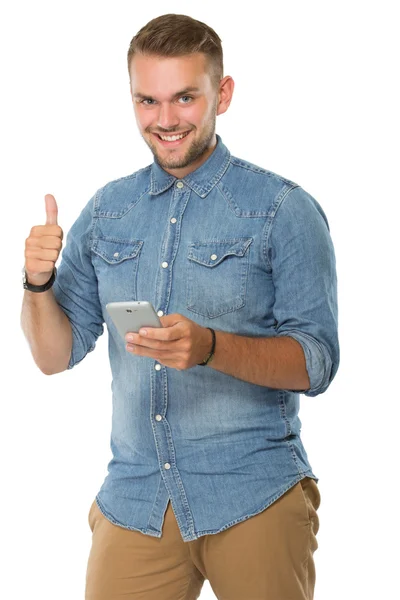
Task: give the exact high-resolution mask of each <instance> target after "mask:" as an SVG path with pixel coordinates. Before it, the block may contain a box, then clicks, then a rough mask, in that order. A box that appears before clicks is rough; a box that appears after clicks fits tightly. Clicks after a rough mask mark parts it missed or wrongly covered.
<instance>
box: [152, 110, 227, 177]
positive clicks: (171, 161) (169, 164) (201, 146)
mask: <svg viewBox="0 0 400 600" xmlns="http://www.w3.org/2000/svg"><path fill="white" fill-rule="evenodd" d="M215 126H216V113H214V115H213V117H211V118H210V121H209V126H208V127H207V130H206V131H205V132H204V134H203V136H202V137H201V138H200V139H197V140H196V139H195V140H193V141H192V143H191V144H190V146H189V148H188V149H187V152H186V154H185V155H184V156H181V157H179V156H174V155H173V153H172V154H171V156H170V157H168V158H166V159H163V158H162V157H160V156H159V154H158V152H157V148H156V146H155V144H153V143H152V142H151V141H150V140H147V139H146V138H145V137H144V136H142V137H143V139H144V141H145V142H146V144H147V145H148V147H149V148H150V150H151V152H152V153H153V156H154V160H155V161H156V162H157V163H158V164H159V165H160V167H161V168H163V169H182V168H185V167H188V166H189V165H191V164H192V163H194V162H195V161H196V160H197V159H199V158H201V156H203V154H205V152H206V151H207V150H208V148H209V147H210V144H211V142H212V140H213V138H214V135H215ZM189 135H190V134H189Z"/></svg>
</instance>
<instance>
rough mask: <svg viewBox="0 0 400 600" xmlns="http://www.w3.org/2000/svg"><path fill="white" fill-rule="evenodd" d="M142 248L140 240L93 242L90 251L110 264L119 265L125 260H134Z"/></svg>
mask: <svg viewBox="0 0 400 600" xmlns="http://www.w3.org/2000/svg"><path fill="white" fill-rule="evenodd" d="M142 246H143V242H142V241H141V240H134V241H131V242H121V241H118V240H117V241H116V240H105V239H97V240H93V244H92V250H93V252H95V253H96V254H98V255H99V256H101V258H104V260H106V261H107V262H108V263H110V264H116V263H120V262H122V261H123V260H126V259H127V258H135V257H136V256H137V255H138V254H139V252H140V250H141V247H142Z"/></svg>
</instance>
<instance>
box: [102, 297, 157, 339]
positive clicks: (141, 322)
mask: <svg viewBox="0 0 400 600" xmlns="http://www.w3.org/2000/svg"><path fill="white" fill-rule="evenodd" d="M106 309H107V312H108V314H109V315H110V317H111V319H112V321H113V323H114V325H115V327H116V328H117V331H118V333H119V334H120V336H121V337H122V339H123V340H124V342H125V336H126V334H127V333H128V332H129V331H132V332H134V333H138V332H139V329H140V328H141V327H162V324H161V321H160V319H159V317H158V315H157V313H156V311H155V310H154V307H153V305H152V304H151V302H147V301H146V300H140V301H139V302H136V301H133V300H131V301H128V302H109V303H108V304H106Z"/></svg>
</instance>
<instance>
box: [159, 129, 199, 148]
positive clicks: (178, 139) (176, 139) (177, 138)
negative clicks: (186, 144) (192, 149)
mask: <svg viewBox="0 0 400 600" xmlns="http://www.w3.org/2000/svg"><path fill="white" fill-rule="evenodd" d="M189 133H190V131H184V132H182V133H176V134H168V135H166V134H164V133H153V134H152V135H154V137H155V138H156V139H157V141H158V143H159V144H161V146H164V147H165V148H175V147H176V146H180V145H181V144H182V143H183V141H184V140H185V139H186V138H187V136H188V135H189Z"/></svg>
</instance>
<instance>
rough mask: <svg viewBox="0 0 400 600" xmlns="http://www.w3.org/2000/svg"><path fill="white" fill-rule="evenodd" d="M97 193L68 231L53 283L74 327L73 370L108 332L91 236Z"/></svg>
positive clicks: (59, 302) (71, 363)
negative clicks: (92, 259)
mask: <svg viewBox="0 0 400 600" xmlns="http://www.w3.org/2000/svg"><path fill="white" fill-rule="evenodd" d="M95 197H96V195H95V196H93V197H92V198H91V200H90V201H89V202H88V203H87V204H86V206H85V207H84V209H83V210H82V212H81V214H80V215H79V217H78V218H77V220H76V221H75V223H74V224H73V225H72V227H71V229H70V230H69V232H68V235H67V240H66V244H65V246H64V249H63V251H62V255H61V263H60V266H59V267H58V268H57V277H56V280H55V282H54V285H53V291H54V296H55V299H56V301H57V303H58V305H59V306H60V308H61V309H62V310H63V311H64V313H65V314H66V315H67V317H68V319H69V322H70V323H71V328H72V336H73V339H72V351H71V357H70V361H69V365H68V369H72V368H73V367H74V366H75V365H76V364H78V363H79V362H80V361H81V360H83V358H85V356H86V354H87V353H88V352H91V351H92V350H94V348H95V345H96V340H97V338H98V337H99V336H100V335H102V333H103V332H104V327H103V323H104V319H103V314H102V308H101V304H100V300H99V296H98V286H97V277H96V273H95V271H94V268H93V264H92V261H91V250H90V236H91V231H92V224H93V207H94V201H95Z"/></svg>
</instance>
